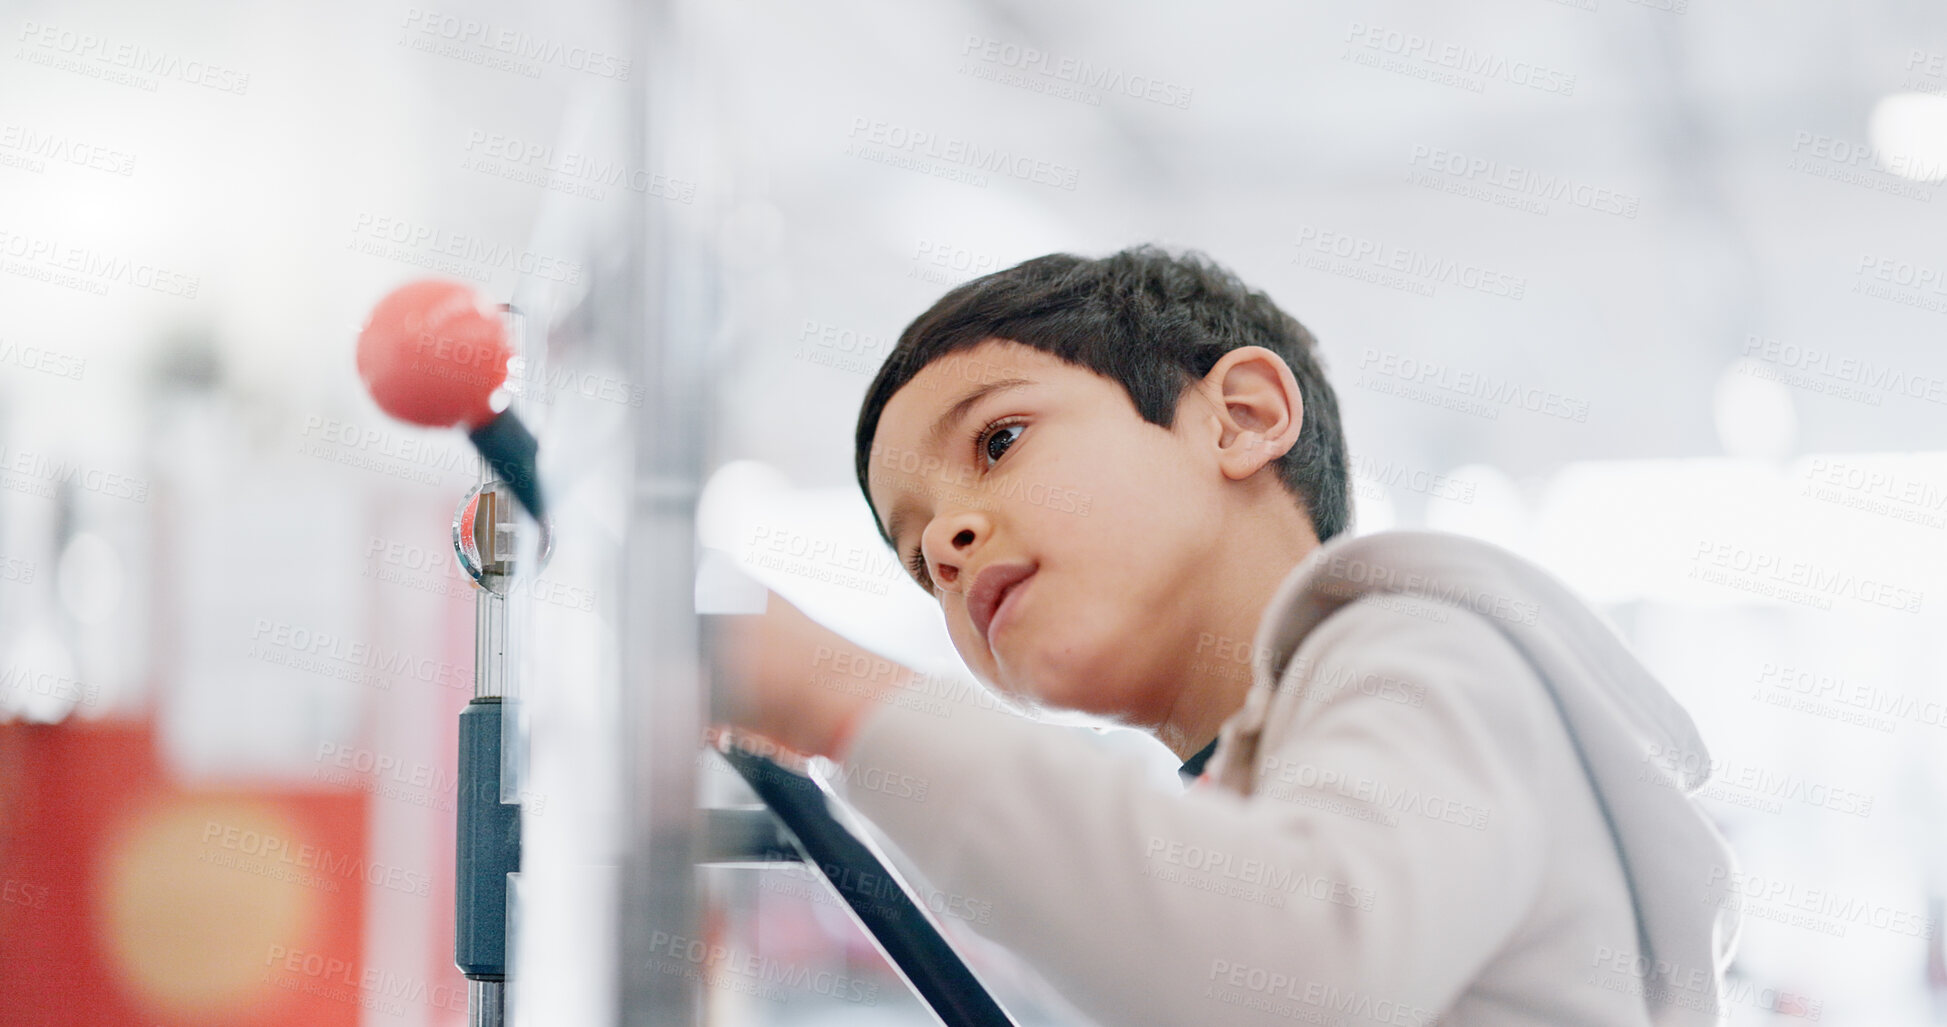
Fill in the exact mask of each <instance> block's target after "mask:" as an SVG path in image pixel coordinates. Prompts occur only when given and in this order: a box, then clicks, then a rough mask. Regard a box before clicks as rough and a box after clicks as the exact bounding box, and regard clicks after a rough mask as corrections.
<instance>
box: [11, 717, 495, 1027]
mask: <svg viewBox="0 0 1947 1027" xmlns="http://www.w3.org/2000/svg"><path fill="white" fill-rule="evenodd" d="M153 730H154V729H153V725H152V724H151V723H149V722H147V721H133V722H116V721H100V722H85V721H73V720H71V721H68V722H67V723H63V724H53V725H44V724H39V725H37V724H5V725H0V885H4V888H0V895H3V896H4V901H0V983H3V984H4V990H5V996H4V998H0V1024H5V1025H12V1024H22V1025H27V1024H32V1025H34V1027H95V1025H99V1024H140V1025H142V1027H285V1025H288V1024H305V1025H307V1027H310V1025H316V1027H356V1025H357V1024H358V1023H359V1022H360V1020H361V1018H362V1015H363V1009H364V1008H365V1007H366V1006H368V1005H372V1004H374V1002H380V1003H396V1004H401V1005H405V1004H410V1003H411V1002H413V1001H414V1000H416V1001H417V1002H420V1003H425V1004H428V1005H430V1004H431V1000H430V999H429V998H427V997H425V996H426V995H428V994H430V991H431V989H425V988H424V986H423V985H421V984H420V982H418V981H414V982H413V983H414V985H415V986H416V987H419V988H421V989H422V990H420V991H415V992H414V993H413V994H412V995H410V996H409V997H401V995H400V993H401V992H403V991H404V989H403V988H394V989H392V990H391V992H385V991H382V990H377V989H375V988H374V987H372V986H371V985H372V983H373V982H374V981H377V980H378V976H377V975H371V976H368V975H367V974H366V971H367V967H366V965H365V964H364V963H363V961H362V959H361V951H360V949H361V937H362V935H363V932H364V928H365V912H364V899H365V891H366V888H365V886H364V883H363V878H362V876H360V875H361V872H362V871H363V870H365V868H366V867H367V866H368V864H367V852H368V843H369V841H368V837H367V829H366V822H367V821H368V819H369V816H370V814H369V804H370V802H371V797H370V795H369V794H367V793H363V792H351V793H331V792H320V791H317V790H315V789H308V790H290V789H285V788H262V789H225V790H220V791H216V790H188V789H183V788H179V787H176V786H174V785H172V784H169V783H167V782H166V778H165V775H164V774H163V772H162V768H161V767H160V766H159V765H158V763H157V759H156V752H155V738H154V733H153ZM265 825H275V826H274V827H273V830H275V831H276V832H278V833H279V834H280V835H282V836H283V839H284V840H286V841H288V843H289V846H288V850H286V849H284V848H279V849H275V850H272V849H270V848H269V847H268V845H264V846H263V847H262V848H253V847H252V846H248V845H243V844H240V843H239V839H241V838H243V837H245V835H244V832H242V831H241V830H239V831H236V832H232V831H230V830H229V829H230V828H232V827H238V828H243V827H250V828H256V827H260V826H265ZM264 840H265V841H268V839H264ZM303 846H310V847H311V849H312V851H315V852H319V853H328V854H329V859H328V860H327V859H322V858H321V859H318V860H315V861H306V860H300V859H294V858H289V857H291V856H292V855H293V854H295V853H301V852H303V851H305V850H304V848H303ZM306 862H310V863H312V864H313V865H311V866H310V867H308V868H307V867H305V866H303V865H302V864H303V863H306ZM454 976H455V977H457V973H456V974H455V975H454ZM383 983H390V981H389V980H387V981H385V982H383ZM430 983H432V984H434V985H440V984H444V983H445V982H444V981H438V980H436V981H433V982H430ZM456 989H457V990H456ZM447 992H450V993H451V994H452V995H457V996H459V998H458V999H457V1001H458V1002H459V1003H460V1004H459V1006H458V1008H461V1009H464V1008H465V1006H464V990H463V984H461V983H460V982H457V981H456V982H454V985H453V986H449V987H447ZM455 1001H456V1000H455V999H454V998H453V997H450V996H448V997H446V998H445V1006H444V1008H449V1009H450V1008H453V1003H454V1002H455Z"/></svg>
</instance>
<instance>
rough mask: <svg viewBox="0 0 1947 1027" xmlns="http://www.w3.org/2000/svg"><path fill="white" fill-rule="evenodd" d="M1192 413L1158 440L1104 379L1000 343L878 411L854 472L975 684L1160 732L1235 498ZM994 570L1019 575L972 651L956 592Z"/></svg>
mask: <svg viewBox="0 0 1947 1027" xmlns="http://www.w3.org/2000/svg"><path fill="white" fill-rule="evenodd" d="M1017 380H1018V381H1020V382H1022V383H1024V384H1018V385H1011V386H1010V385H1009V384H1008V383H1010V382H1014V381H1017ZM996 384H999V385H1001V386H1002V387H1001V388H997V389H994V390H993V391H991V392H988V393H987V394H986V395H983V396H981V397H980V398H978V399H977V400H975V401H974V402H973V403H972V404H971V405H970V406H967V407H966V408H965V409H964V410H960V411H958V412H957V413H956V412H955V411H954V409H953V408H954V407H955V405H956V403H958V402H959V401H960V400H962V399H963V398H964V397H966V396H967V395H968V394H970V393H973V392H976V391H978V390H980V389H982V388H983V387H988V386H992V385H996ZM1197 404H1202V407H1199V406H1197ZM1208 406H1209V401H1208V400H1207V399H1205V398H1204V397H1203V395H1202V393H1201V392H1200V390H1199V389H1197V388H1192V389H1189V390H1187V391H1186V392H1185V394H1184V397H1183V400H1182V402H1181V403H1180V404H1179V408H1178V414H1177V417H1176V420H1175V427H1174V428H1172V429H1164V428H1160V427H1158V426H1156V425H1153V424H1150V423H1149V422H1147V421H1144V420H1143V419H1142V417H1141V416H1140V415H1139V414H1138V413H1137V412H1136V408H1135V405H1134V403H1133V402H1131V400H1130V398H1129V396H1128V394H1127V393H1126V392H1124V391H1123V389H1122V387H1121V386H1120V385H1119V384H1117V383H1116V382H1114V381H1112V380H1111V379H1108V378H1105V377H1102V376H1100V375H1097V374H1095V373H1094V372H1092V371H1090V370H1088V369H1086V368H1082V367H1078V366H1075V365H1072V364H1068V363H1065V362H1063V361H1062V360H1060V359H1059V358H1057V357H1054V356H1051V355H1049V354H1046V353H1042V352H1041V351H1039V350H1035V349H1032V348H1030V347H1027V346H1023V345H1020V344H1019V343H1015V342H1010V341H1005V340H999V339H994V340H989V341H987V342H983V343H981V344H980V345H978V346H976V347H974V348H972V349H969V350H965V351H962V352H959V353H956V354H953V355H951V356H948V357H944V358H941V359H940V360H937V361H935V362H933V363H932V364H930V365H928V366H927V367H926V368H925V369H923V370H922V371H920V373H919V374H918V375H916V376H915V377H914V378H913V379H912V380H911V381H910V382H908V383H907V384H906V385H905V386H904V387H902V388H901V389H900V390H899V391H898V392H897V393H895V394H894V395H893V397H892V399H891V400H890V401H889V402H888V403H887V404H886V406H885V409H884V412H883V414H882V415H881V419H880V421H879V425H878V429H877V434H876V435H875V436H874V439H873V452H872V456H871V460H870V463H869V465H868V470H867V485H868V489H869V491H870V493H871V496H872V502H873V506H874V507H875V508H876V509H877V510H878V511H879V514H880V516H881V517H882V518H884V523H886V524H887V525H888V533H889V534H891V535H892V537H893V543H894V545H895V546H897V547H898V553H899V558H900V560H901V561H902V562H904V563H908V564H910V563H911V559H912V557H913V554H914V552H915V550H918V551H919V552H921V553H923V555H924V557H925V574H924V577H923V578H921V579H920V580H921V581H922V584H921V587H922V588H925V589H927V590H928V591H929V592H931V593H932V594H933V595H934V596H935V597H936V598H938V599H939V601H940V604H941V608H942V611H943V613H944V614H945V617H946V625H947V632H948V634H949V635H950V636H951V637H952V639H953V644H954V646H955V648H956V649H958V650H959V652H960V655H961V657H962V658H963V659H964V660H965V661H966V663H967V665H968V666H969V667H970V668H971V669H972V670H973V671H974V672H975V673H976V674H977V675H979V676H980V677H981V679H982V680H983V681H985V682H987V683H988V684H989V685H991V686H993V687H994V688H996V689H998V690H1000V691H1002V692H1003V693H1007V694H1011V695H1018V696H1022V697H1025V698H1029V699H1033V700H1036V701H1039V702H1042V703H1046V704H1048V705H1051V706H1056V707H1061V708H1066V709H1076V710H1084V711H1087V712H1090V713H1095V714H1098V715H1101V716H1105V717H1110V718H1113V719H1116V720H1118V721H1123V722H1128V723H1134V724H1137V725H1145V724H1152V723H1157V722H1160V721H1161V720H1162V719H1163V718H1164V717H1165V716H1167V714H1168V713H1169V708H1170V705H1171V703H1172V702H1173V701H1174V700H1175V695H1176V691H1177V689H1178V688H1180V687H1181V685H1182V683H1183V682H1184V681H1185V680H1187V677H1188V664H1189V663H1190V662H1191V661H1192V660H1194V659H1195V653H1196V643H1197V634H1198V632H1199V631H1200V630H1202V629H1203V628H1204V626H1205V625H1206V624H1207V623H1208V622H1209V620H1210V618H1211V616H1212V612H1213V611H1212V607H1211V604H1212V602H1213V600H1217V599H1219V597H1221V596H1222V595H1223V593H1222V591H1221V586H1222V584H1223V582H1222V581H1221V580H1219V579H1220V578H1221V577H1222V573H1223V568H1224V563H1223V561H1222V560H1221V559H1218V558H1217V557H1218V550H1219V549H1220V548H1221V546H1222V544H1223V542H1224V538H1225V528H1226V524H1227V519H1226V517H1225V514H1226V513H1227V512H1234V511H1233V510H1232V507H1233V506H1234V504H1235V502H1236V501H1237V494H1238V492H1239V490H1237V489H1229V490H1226V489H1223V488H1221V487H1220V486H1221V485H1223V484H1225V478H1224V474H1223V472H1222V471H1221V470H1220V469H1219V468H1218V466H1217V457H1216V456H1215V455H1214V452H1213V450H1214V448H1215V447H1214V441H1213V440H1214V439H1215V438H1216V437H1217V436H1218V434H1219V433H1220V428H1219V425H1218V422H1217V421H1216V419H1215V418H1214V417H1213V416H1209V415H1207V414H1206V413H1204V411H1205V410H1207V409H1208ZM943 416H945V417H946V418H947V419H946V420H945V422H944V424H943V426H942V430H941V431H939V432H938V434H937V436H932V437H929V432H930V431H931V429H932V428H933V426H934V425H935V424H936V422H939V421H940V419H941V418H942V417H943ZM990 425H991V427H989V426H990ZM976 435H978V438H976ZM1259 480H1260V482H1261V481H1262V476H1260V479H1259ZM1233 484H1234V483H1233ZM1010 563H1021V564H1025V565H1028V566H1030V567H1032V568H1033V571H1032V574H1031V575H1030V576H1029V577H1027V578H1026V579H1024V580H1022V581H1021V583H1020V584H1019V585H1017V586H1015V587H1014V589H1013V590H1012V591H1011V592H1010V593H1009V594H1008V596H1007V599H1006V601H1005V603H1004V605H1002V607H1001V609H1000V615H999V617H998V619H997V620H995V621H994V623H993V624H992V625H991V627H992V629H993V630H991V631H989V632H987V633H983V632H982V631H981V630H980V628H979V627H978V626H977V624H976V621H975V618H974V616H973V614H972V611H970V610H969V606H968V599H969V596H968V592H969V590H970V589H971V588H972V586H973V584H974V579H975V576H976V575H978V574H980V573H982V572H984V571H986V570H988V569H989V568H994V567H999V566H1001V565H1004V564H1010ZM911 573H912V572H911V569H910V567H909V570H908V574H911ZM1246 641H1247V640H1246Z"/></svg>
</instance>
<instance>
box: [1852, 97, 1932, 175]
mask: <svg viewBox="0 0 1947 1027" xmlns="http://www.w3.org/2000/svg"><path fill="white" fill-rule="evenodd" d="M1868 131H1869V133H1870V134H1871V137H1872V141H1873V152H1874V154H1876V155H1877V156H1876V160H1877V161H1878V162H1879V163H1880V164H1882V165H1883V166H1884V167H1885V169H1886V170H1887V171H1889V172H1891V173H1892V174H1895V175H1898V176H1900V177H1901V178H1905V179H1911V180H1912V181H1915V182H1939V181H1942V180H1944V179H1947V96H1938V95H1935V94H1933V93H1889V94H1887V95H1886V96H1882V97H1880V98H1879V102H1878V103H1875V104H1873V113H1872V117H1871V119H1870V120H1869V122H1868Z"/></svg>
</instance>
